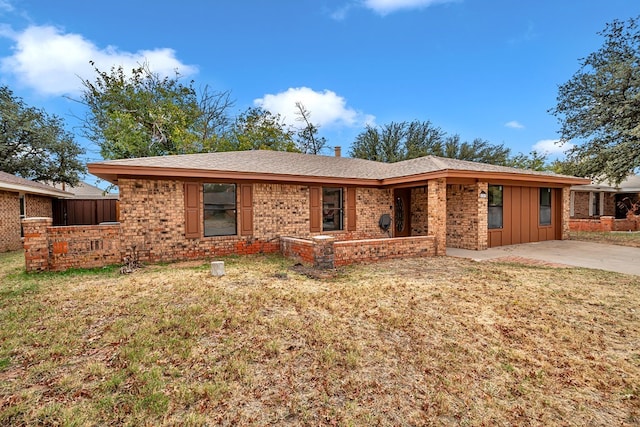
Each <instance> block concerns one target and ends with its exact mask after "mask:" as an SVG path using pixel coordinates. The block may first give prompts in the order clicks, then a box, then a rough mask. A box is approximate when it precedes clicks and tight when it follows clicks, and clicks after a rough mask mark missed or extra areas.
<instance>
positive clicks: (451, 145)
mask: <svg viewBox="0 0 640 427" xmlns="http://www.w3.org/2000/svg"><path fill="white" fill-rule="evenodd" d="M510 152H511V150H509V149H508V148H506V147H505V146H504V145H502V144H500V145H493V144H491V143H489V141H485V140H483V139H480V138H476V139H474V140H473V142H471V143H469V142H462V141H461V140H460V136H459V135H453V136H450V137H448V138H447V140H446V142H445V144H444V154H442V156H443V157H449V158H451V159H458V160H468V161H470V162H480V163H489V164H492V165H501V166H507V165H508V164H509V154H510Z"/></svg>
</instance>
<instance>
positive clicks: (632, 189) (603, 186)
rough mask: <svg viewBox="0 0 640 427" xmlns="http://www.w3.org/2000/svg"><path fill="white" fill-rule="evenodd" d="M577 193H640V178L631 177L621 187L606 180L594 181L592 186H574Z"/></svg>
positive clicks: (636, 176)
mask: <svg viewBox="0 0 640 427" xmlns="http://www.w3.org/2000/svg"><path fill="white" fill-rule="evenodd" d="M571 189H572V190H576V191H605V192H610V193H640V176H638V175H630V176H628V177H627V178H626V179H625V180H624V181H622V182H621V183H620V184H619V185H617V186H616V185H613V184H610V183H609V182H608V181H606V180H602V181H593V182H592V183H591V184H586V185H574V186H572V187H571Z"/></svg>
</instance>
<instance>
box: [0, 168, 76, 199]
mask: <svg viewBox="0 0 640 427" xmlns="http://www.w3.org/2000/svg"><path fill="white" fill-rule="evenodd" d="M0 189H2V190H9V191H21V192H25V193H31V194H40V195H46V196H54V197H60V198H67V197H70V196H71V193H67V192H66V191H62V190H59V189H57V188H54V187H52V186H50V185H46V184H42V183H39V182H35V181H31V180H29V179H24V178H21V177H19V176H15V175H11V174H10V173H7V172H2V171H0Z"/></svg>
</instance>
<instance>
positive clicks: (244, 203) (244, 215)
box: [240, 184, 253, 236]
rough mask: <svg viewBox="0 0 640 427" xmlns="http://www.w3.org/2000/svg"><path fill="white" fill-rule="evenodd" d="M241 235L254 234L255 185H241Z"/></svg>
mask: <svg viewBox="0 0 640 427" xmlns="http://www.w3.org/2000/svg"><path fill="white" fill-rule="evenodd" d="M240 235H242V236H251V235H253V186H252V185H251V184H241V185H240Z"/></svg>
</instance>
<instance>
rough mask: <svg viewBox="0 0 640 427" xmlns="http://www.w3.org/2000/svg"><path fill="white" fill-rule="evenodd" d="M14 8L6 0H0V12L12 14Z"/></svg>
mask: <svg viewBox="0 0 640 427" xmlns="http://www.w3.org/2000/svg"><path fill="white" fill-rule="evenodd" d="M13 10H14V8H13V5H12V4H11V2H9V1H8V0H0V11H4V12H13Z"/></svg>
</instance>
